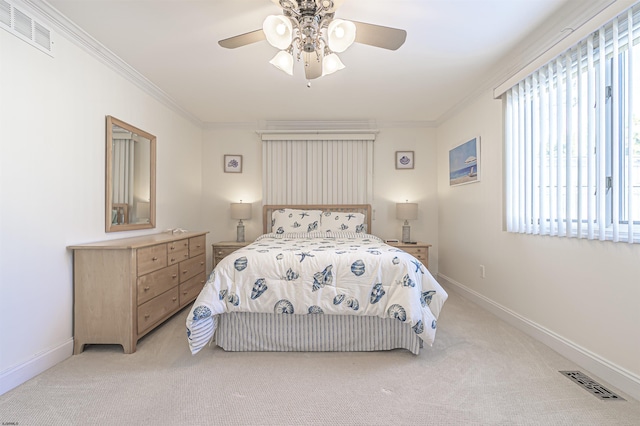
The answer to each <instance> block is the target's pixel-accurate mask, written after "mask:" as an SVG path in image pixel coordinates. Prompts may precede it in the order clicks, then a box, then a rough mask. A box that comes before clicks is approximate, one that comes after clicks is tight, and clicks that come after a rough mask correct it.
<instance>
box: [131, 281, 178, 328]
mask: <svg viewBox="0 0 640 426" xmlns="http://www.w3.org/2000/svg"><path fill="white" fill-rule="evenodd" d="M179 307H180V302H179V296H178V288H177V287H176V288H174V289H172V290H169V291H166V292H164V293H162V294H161V295H160V296H157V297H154V298H153V299H151V300H149V301H148V302H147V303H144V304H142V305H140V306H138V333H143V332H144V331H146V330H147V329H149V328H151V327H152V326H153V325H154V324H155V323H157V322H158V321H161V320H163V319H164V318H166V317H167V316H168V315H170V314H172V313H174V312H175V311H176V310H177V309H178V308H179Z"/></svg>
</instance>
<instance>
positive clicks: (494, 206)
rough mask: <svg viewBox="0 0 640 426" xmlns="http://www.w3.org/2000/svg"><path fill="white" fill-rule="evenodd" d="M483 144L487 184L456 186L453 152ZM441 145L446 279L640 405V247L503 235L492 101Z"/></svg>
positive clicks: (442, 136)
mask: <svg viewBox="0 0 640 426" xmlns="http://www.w3.org/2000/svg"><path fill="white" fill-rule="evenodd" d="M475 135H480V136H481V140H482V142H481V144H482V145H481V161H482V165H481V167H482V175H481V181H480V182H479V183H474V184H468V185H464V186H459V187H450V186H449V183H448V152H449V149H451V148H452V147H454V146H456V145H457V144H459V143H461V142H465V141H466V140H468V139H470V138H472V137H473V136H475ZM437 140H438V200H439V223H438V229H439V240H438V245H439V273H440V278H441V279H442V280H444V282H445V284H446V283H447V282H449V284H451V285H450V286H449V288H455V289H457V290H460V291H461V292H462V293H463V294H466V295H467V296H470V297H472V298H474V299H475V300H476V301H479V302H481V303H483V304H485V306H487V307H489V308H493V310H494V311H495V312H497V313H499V314H500V313H502V314H503V316H504V317H506V318H507V319H509V318H510V319H511V320H512V322H516V323H518V322H520V325H521V326H523V325H524V326H525V327H524V328H528V329H529V331H530V332H531V331H532V330H535V333H534V334H536V333H538V335H537V337H539V338H541V339H542V340H543V341H546V342H547V343H548V344H550V345H551V346H552V347H555V348H556V350H559V351H560V352H564V353H565V355H568V356H570V357H572V358H574V360H576V361H579V362H581V363H582V365H584V366H585V368H591V369H592V371H593V372H594V373H595V374H601V375H603V376H604V375H606V376H607V377H605V379H606V380H609V382H610V383H612V384H614V385H618V386H620V387H623V386H624V387H625V390H626V391H627V392H634V393H633V395H634V397H635V398H638V397H640V338H639V336H640V309H638V307H639V306H640V305H639V303H640V302H639V301H640V280H639V278H638V277H640V263H639V262H638V259H639V258H640V245H638V244H636V245H629V244H622V243H611V242H600V241H585V240H577V239H566V238H557V237H541V236H530V235H519V234H511V233H507V232H505V231H503V226H502V222H503V199H502V197H503V195H502V187H503V158H502V152H503V149H502V147H503V138H502V104H501V101H499V100H494V99H493V98H492V96H491V93H485V94H484V95H482V96H481V97H479V98H478V99H476V100H475V101H473V102H471V103H470V104H468V106H467V107H465V108H464V109H462V110H461V111H460V112H458V113H457V114H456V115H455V116H453V117H452V118H450V119H448V120H447V121H446V122H445V123H443V124H442V125H441V126H440V127H439V128H438V129H437ZM480 264H483V265H485V267H486V278H485V279H482V278H480V273H479V265H480Z"/></svg>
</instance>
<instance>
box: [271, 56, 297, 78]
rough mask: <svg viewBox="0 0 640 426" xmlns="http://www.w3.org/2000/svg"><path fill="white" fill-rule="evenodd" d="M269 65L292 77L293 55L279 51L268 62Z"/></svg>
mask: <svg viewBox="0 0 640 426" xmlns="http://www.w3.org/2000/svg"><path fill="white" fill-rule="evenodd" d="M269 63H270V64H271V65H273V66H274V67H276V68H278V69H279V70H282V71H284V72H286V73H287V74H289V75H293V55H292V54H291V53H289V52H287V51H285V50H281V51H280V52H278V53H277V54H276V56H274V57H273V59H271V60H270V61H269Z"/></svg>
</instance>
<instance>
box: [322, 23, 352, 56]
mask: <svg viewBox="0 0 640 426" xmlns="http://www.w3.org/2000/svg"><path fill="white" fill-rule="evenodd" d="M327 39H328V40H327V42H328V44H329V49H331V50H332V51H334V52H338V53H341V52H344V51H345V50H347V49H348V48H349V46H351V45H352V44H353V42H354V41H355V40H356V24H354V23H353V22H351V21H345V20H344V19H334V20H332V21H331V22H329V26H328V28H327Z"/></svg>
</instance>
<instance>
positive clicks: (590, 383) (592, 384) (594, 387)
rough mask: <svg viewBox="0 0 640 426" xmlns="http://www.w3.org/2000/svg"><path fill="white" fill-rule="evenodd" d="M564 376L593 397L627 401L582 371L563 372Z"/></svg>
mask: <svg viewBox="0 0 640 426" xmlns="http://www.w3.org/2000/svg"><path fill="white" fill-rule="evenodd" d="M560 373H562V374H563V375H565V376H567V377H568V378H570V379H571V380H573V381H574V382H575V383H577V384H579V385H580V386H582V387H583V388H584V389H586V390H587V391H588V392H590V393H591V394H592V395H594V396H596V397H598V398H600V399H606V400H615V401H625V399H624V398H623V397H621V396H619V395H616V394H615V393H613V392H611V391H610V390H609V389H607V388H605V387H604V386H602V385H601V384H600V383H598V382H596V381H595V380H593V379H592V378H591V377H589V376H586V375H585V374H584V373H582V372H581V371H561V372H560Z"/></svg>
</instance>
